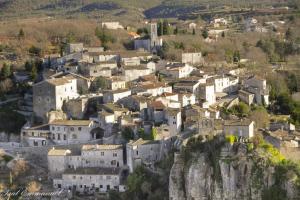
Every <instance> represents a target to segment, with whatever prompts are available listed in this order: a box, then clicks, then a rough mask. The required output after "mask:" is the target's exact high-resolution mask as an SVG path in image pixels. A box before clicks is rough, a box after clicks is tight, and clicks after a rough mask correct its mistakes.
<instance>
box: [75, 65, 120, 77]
mask: <svg viewBox="0 0 300 200" xmlns="http://www.w3.org/2000/svg"><path fill="white" fill-rule="evenodd" d="M117 67H118V66H117V63H116V62H115V61H107V62H99V63H86V62H81V63H80V70H81V72H82V73H83V74H84V75H85V76H87V77H100V76H102V77H111V75H112V70H113V69H115V68H117Z"/></svg>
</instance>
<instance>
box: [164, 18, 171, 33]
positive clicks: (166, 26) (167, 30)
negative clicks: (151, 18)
mask: <svg viewBox="0 0 300 200" xmlns="http://www.w3.org/2000/svg"><path fill="white" fill-rule="evenodd" d="M169 34H170V26H169V22H168V21H167V20H166V19H165V20H164V21H163V35H169Z"/></svg>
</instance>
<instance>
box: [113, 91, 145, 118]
mask: <svg viewBox="0 0 300 200" xmlns="http://www.w3.org/2000/svg"><path fill="white" fill-rule="evenodd" d="M148 101H149V99H148V98H147V97H144V96H138V95H132V96H129V97H125V98H123V99H121V100H119V102H118V103H119V104H121V105H123V106H124V107H125V108H128V109H129V110H131V111H141V115H143V112H144V109H146V108H147V102H148Z"/></svg>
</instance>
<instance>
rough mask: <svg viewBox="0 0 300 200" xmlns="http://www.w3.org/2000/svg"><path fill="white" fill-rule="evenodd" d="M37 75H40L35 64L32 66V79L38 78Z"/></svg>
mask: <svg viewBox="0 0 300 200" xmlns="http://www.w3.org/2000/svg"><path fill="white" fill-rule="evenodd" d="M37 75H38V74H37V68H36V66H35V65H33V66H32V68H31V72H30V77H31V80H32V81H35V80H36V78H37Z"/></svg>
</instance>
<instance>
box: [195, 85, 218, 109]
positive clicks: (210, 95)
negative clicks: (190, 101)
mask: <svg viewBox="0 0 300 200" xmlns="http://www.w3.org/2000/svg"><path fill="white" fill-rule="evenodd" d="M199 88H200V90H199V91H200V94H199V97H200V98H201V99H203V100H204V101H205V102H206V103H207V105H208V106H210V105H212V104H214V103H216V95H215V86H214V85H213V84H202V85H200V87H199Z"/></svg>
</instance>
